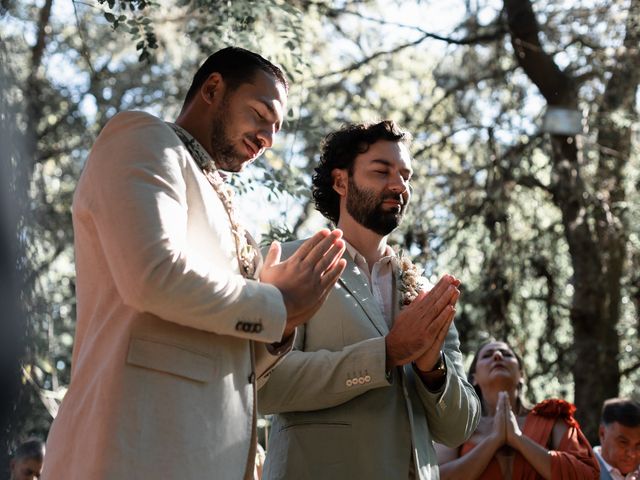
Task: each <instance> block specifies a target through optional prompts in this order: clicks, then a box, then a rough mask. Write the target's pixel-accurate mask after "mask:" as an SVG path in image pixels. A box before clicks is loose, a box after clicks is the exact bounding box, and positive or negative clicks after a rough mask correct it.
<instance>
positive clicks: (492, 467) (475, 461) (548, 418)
mask: <svg viewBox="0 0 640 480" xmlns="http://www.w3.org/2000/svg"><path fill="white" fill-rule="evenodd" d="M468 379H469V382H470V383H471V384H472V385H473V386H474V388H475V390H476V393H477V394H478V397H479V398H480V401H481V403H482V410H483V411H482V417H481V419H480V423H479V424H478V428H477V429H476V431H475V432H474V433H473V435H472V436H471V438H469V440H468V441H467V442H466V443H464V444H463V445H461V446H460V447H459V448H457V449H451V448H447V447H444V446H442V445H437V448H436V451H437V453H438V462H439V464H440V478H441V479H442V480H455V479H460V480H476V479H479V480H501V479H502V480H538V479H546V480H589V479H593V480H598V479H599V477H600V473H599V472H600V470H599V467H598V461H597V460H596V457H595V455H594V453H593V450H592V449H591V446H590V445H589V442H588V441H587V439H586V438H585V436H584V435H583V434H582V431H581V430H580V427H579V426H578V423H577V422H576V420H575V419H574V418H573V413H574V411H575V407H574V406H573V405H572V404H570V403H568V402H566V401H564V400H546V401H544V402H541V403H539V404H538V405H536V406H535V407H533V408H532V409H530V408H528V407H527V406H526V405H525V403H524V402H523V400H522V398H521V393H522V388H523V385H524V372H523V365H522V361H521V359H520V358H519V357H518V356H517V355H516V354H515V352H514V351H513V349H512V348H511V347H510V346H509V345H507V344H506V343H505V342H500V341H495V340H493V341H490V342H488V343H485V344H484V345H482V346H481V347H480V348H479V349H478V351H477V352H476V355H475V357H474V359H473V362H472V363H471V367H470V369H469V374H468Z"/></svg>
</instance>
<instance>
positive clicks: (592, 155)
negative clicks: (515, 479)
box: [0, 0, 640, 465]
mask: <svg viewBox="0 0 640 480" xmlns="http://www.w3.org/2000/svg"><path fill="white" fill-rule="evenodd" d="M639 19H640V1H638V0H566V1H549V0H539V1H536V2H532V1H530V0H504V1H497V0H496V1H494V0H451V1H447V2H442V1H429V0H423V1H419V0H416V1H404V0H403V1H391V0H388V1H382V0H379V1H374V0H372V1H356V0H353V1H349V0H344V1H328V0H315V1H314V0H291V1H284V0H247V1H233V2H229V1H223V0H192V1H185V0H160V1H157V2H149V1H146V0H122V1H117V2H116V1H114V0H99V1H96V0H82V1H80V0H20V1H18V0H0V126H1V128H0V139H1V142H0V155H1V160H2V162H1V163H0V167H1V168H0V180H1V182H2V190H1V199H0V221H1V222H2V223H1V224H0V227H1V228H0V255H1V257H0V264H1V265H2V269H1V274H2V288H1V289H0V295H1V298H2V304H1V306H0V308H1V313H0V315H1V316H2V321H1V322H0V326H1V329H2V331H1V333H0V342H1V344H0V356H1V357H2V371H1V374H2V381H3V384H2V386H1V387H0V391H1V392H2V405H1V406H0V407H1V410H0V413H1V414H2V415H1V417H0V418H1V419H2V429H3V430H2V439H3V445H1V446H0V451H1V452H2V453H1V454H0V464H2V465H6V462H5V459H6V455H7V452H9V451H10V450H11V449H12V448H14V447H15V445H16V443H18V442H19V441H20V440H22V439H24V438H26V437H27V436H29V435H37V436H40V437H41V438H46V434H47V431H48V428H49V425H50V423H51V420H52V417H53V416H54V415H55V414H56V412H57V407H58V404H59V402H60V401H61V399H62V398H63V396H64V393H65V391H66V387H67V385H68V383H69V378H70V372H71V368H72V365H71V351H72V346H73V338H74V322H75V298H74V287H75V276H74V275H75V274H74V264H73V262H74V258H73V231H72V227H71V215H70V205H71V200H72V194H73V191H74V187H75V184H76V181H77V179H78V176H79V174H80V172H81V170H82V166H83V162H84V160H85V158H86V156H87V153H88V150H89V149H90V147H91V145H92V143H93V140H94V139H95V137H96V136H97V134H98V132H99V131H100V129H101V128H102V127H103V126H104V124H105V123H106V122H107V121H108V120H109V118H111V117H112V116H113V115H114V114H115V113H116V112H119V111H122V110H130V109H142V110H146V111H148V112H151V113H154V114H157V115H159V116H161V117H163V118H165V119H167V120H173V119H174V118H175V117H176V115H177V112H178V111H179V108H180V106H181V104H182V99H183V96H184V94H185V92H186V90H187V88H188V87H189V85H190V81H191V78H192V76H193V73H194V72H195V70H196V68H197V66H198V64H199V63H200V62H201V61H203V60H204V58H206V56H207V55H208V54H210V53H212V52H213V51H215V50H217V49H218V48H221V47H224V46H227V45H239V46H244V47H246V48H249V49H253V50H256V51H258V52H260V53H262V54H263V55H265V56H266V57H268V58H270V59H272V60H274V61H275V62H278V63H280V64H281V65H282V66H283V67H284V69H285V70H286V72H287V74H288V76H289V78H290V80H291V84H292V85H291V90H290V96H289V106H288V109H289V110H288V113H287V121H286V123H285V125H284V130H283V134H282V135H281V136H280V138H279V139H278V140H277V142H276V146H275V148H274V149H273V150H272V151H270V152H268V153H267V154H265V155H264V156H263V157H262V158H261V159H260V161H259V162H258V165H257V167H258V168H253V167H252V169H250V170H252V171H250V172H247V174H243V175H241V176H237V178H234V179H233V183H234V185H235V186H236V187H237V189H238V192H239V196H240V205H241V211H242V214H243V216H244V219H245V221H246V224H247V226H248V227H249V230H251V231H252V233H253V234H254V235H256V236H258V237H261V236H262V237H263V238H272V237H275V238H288V237H291V236H305V235H308V234H309V233H310V232H312V231H313V230H314V229H316V228H318V227H320V226H323V225H324V224H325V221H324V219H323V218H322V217H321V216H320V215H319V214H318V213H317V212H315V211H314V208H313V204H312V203H311V202H310V198H309V185H310V173H311V172H312V169H313V166H314V164H315V163H316V161H317V159H318V145H319V143H320V140H321V138H322V137H323V136H324V135H325V134H326V133H328V132H329V131H331V130H333V129H335V128H337V127H338V126H340V125H341V124H342V123H344V122H355V121H368V120H379V119H383V118H391V119H394V120H396V121H397V122H398V123H399V124H400V125H401V126H403V127H404V128H405V129H407V130H409V131H410V132H412V133H413V135H414V142H413V146H412V153H413V155H414V159H415V160H414V165H413V167H414V169H415V176H414V180H413V182H412V183H413V201H412V206H411V208H410V212H409V218H407V219H406V220H405V222H404V224H403V225H402V228H401V229H400V230H399V231H397V232H395V233H394V234H393V236H392V239H391V240H392V242H393V243H396V244H399V245H400V246H401V247H402V248H404V249H405V251H407V252H408V253H409V254H410V255H411V256H413V257H414V258H415V260H416V261H418V262H420V263H421V264H422V265H423V266H424V268H425V274H426V276H427V277H429V278H431V279H432V280H435V279H437V277H438V276H439V275H441V274H442V273H445V272H451V273H453V274H455V275H456V276H457V277H459V278H460V279H461V280H462V282H463V291H462V296H461V299H460V302H459V309H458V314H457V317H456V324H457V327H458V330H459V332H460V335H461V341H462V347H461V348H462V350H463V352H464V353H465V354H467V355H468V354H470V353H473V351H474V350H475V348H476V346H477V345H478V344H479V343H480V342H481V341H482V340H483V339H486V338H487V337H488V336H490V335H493V336H495V337H497V338H499V339H507V340H508V341H509V342H510V343H511V345H512V346H513V347H514V349H516V350H517V351H518V353H520V354H521V355H522V356H523V357H524V359H525V364H526V373H527V377H528V385H529V388H528V390H527V392H526V394H527V396H528V397H529V399H530V400H531V401H535V400H542V399H544V398H548V397H551V396H559V397H563V398H566V399H568V400H570V401H573V402H575V403H576V405H577V407H578V411H577V417H578V419H579V421H580V422H581V425H582V427H583V429H584V431H585V433H586V434H587V436H588V437H589V439H590V440H591V441H592V442H595V443H597V425H598V418H599V412H600V407H601V405H602V401H603V400H604V399H605V398H609V397H614V396H617V395H625V396H632V397H634V398H635V399H639V398H640V391H639V387H638V385H639V384H640V329H639V327H640V325H639V318H640V198H639V193H638V192H639V191H640V151H639V150H640V142H639V140H640V127H639V123H638V109H639V107H640V95H639V89H638V84H639V82H640V51H639V45H640V25H639ZM258 206H259V208H257V207H258ZM258 210H259V216H257V213H258ZM469 361H470V358H467V362H469ZM467 365H468V363H467Z"/></svg>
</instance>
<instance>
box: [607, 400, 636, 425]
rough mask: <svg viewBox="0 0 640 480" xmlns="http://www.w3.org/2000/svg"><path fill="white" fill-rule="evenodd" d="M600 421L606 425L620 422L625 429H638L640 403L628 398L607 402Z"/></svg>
mask: <svg viewBox="0 0 640 480" xmlns="http://www.w3.org/2000/svg"><path fill="white" fill-rule="evenodd" d="M600 421H601V422H602V423H603V424H605V425H610V424H612V423H613V422H618V423H619V424H621V425H624V426H625V427H632V428H633V427H637V426H638V425H640V403H638V402H636V401H633V400H631V399H628V398H610V399H608V400H605V401H604V404H603V405H602V415H601V416H600Z"/></svg>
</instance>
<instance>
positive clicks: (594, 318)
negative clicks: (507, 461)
mask: <svg viewBox="0 0 640 480" xmlns="http://www.w3.org/2000/svg"><path fill="white" fill-rule="evenodd" d="M639 1H640V0H632V2H631V6H630V11H629V17H628V21H627V36H626V38H625V42H624V43H625V46H626V47H627V48H626V49H623V51H622V53H621V54H620V58H618V59H617V63H616V67H614V69H613V73H612V76H611V78H610V80H609V82H608V83H607V86H606V90H605V94H604V96H603V100H602V102H601V105H600V113H599V118H598V122H597V128H598V144H599V145H600V157H599V158H600V162H599V166H598V183H599V184H598V185H596V188H597V194H596V195H595V196H594V195H592V194H591V193H590V192H589V190H588V189H587V188H586V187H585V185H584V182H583V179H582V174H581V171H580V164H579V162H578V150H577V147H576V141H575V138H574V137H566V136H559V135H553V136H552V137H551V146H552V159H551V161H552V168H553V178H552V185H551V186H550V189H551V191H552V192H553V199H554V203H555V204H556V205H557V207H558V208H559V209H560V211H561V213H562V222H563V225H564V232H565V237H566V240H567V243H568V245H569V253H570V256H571V264H572V267H573V287H574V295H573V299H572V304H571V311H570V321H571V325H572V327H573V331H574V338H575V358H574V363H573V365H572V372H573V379H574V384H575V403H576V406H577V416H578V419H579V420H580V422H581V424H582V427H583V430H584V432H585V434H586V435H587V437H588V438H589V440H590V441H592V442H596V441H597V438H598V435H597V429H598V423H599V416H600V409H601V407H602V402H603V401H604V400H605V399H607V398H610V397H614V396H617V394H618V385H619V381H620V370H619V365H618V354H619V341H618V336H617V333H616V325H617V323H618V320H619V316H620V296H621V294H620V292H621V278H622V276H623V273H624V261H625V255H626V244H627V238H626V237H627V227H626V223H625V221H624V210H623V207H622V205H623V201H624V198H625V193H624V186H623V182H622V179H623V168H624V166H625V164H626V163H627V162H628V158H629V155H630V145H631V131H630V126H629V125H630V122H627V124H626V125H627V126H625V124H624V122H622V123H620V122H615V121H614V120H613V118H614V116H613V115H612V114H613V113H620V114H623V115H624V114H627V115H629V116H635V112H634V95H635V91H636V89H637V86H638V77H639V75H640V74H639V73H638V69H637V68H636V67H635V66H637V65H638V61H640V57H639V55H638V47H637V46H638V43H639V40H640V39H639V38H638V37H639V33H638V31H639V29H638V10H639V8H638V5H639ZM504 5H505V11H506V13H507V19H508V23H509V29H510V32H511V41H512V44H513V47H514V50H515V53H516V59H517V61H518V63H519V65H520V67H522V68H523V70H524V71H525V73H526V74H527V76H528V77H529V78H530V79H531V81H532V82H533V83H534V84H535V85H536V86H537V87H538V89H539V90H540V92H541V94H542V95H543V96H544V97H545V99H546V101H547V103H548V104H549V105H554V106H563V107H566V108H576V106H577V105H578V93H577V88H576V86H575V82H574V80H573V78H571V77H570V76H569V75H567V74H566V73H564V72H562V71H561V70H560V69H559V68H558V67H557V65H555V63H554V62H553V59H552V57H551V56H549V55H548V54H546V53H545V52H544V50H543V48H542V45H541V43H540V41H539V38H538V33H539V27H538V24H537V21H536V19H535V15H534V12H533V9H532V6H531V2H530V1H529V0H505V2H504Z"/></svg>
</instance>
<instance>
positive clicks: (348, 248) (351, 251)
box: [343, 238, 396, 264]
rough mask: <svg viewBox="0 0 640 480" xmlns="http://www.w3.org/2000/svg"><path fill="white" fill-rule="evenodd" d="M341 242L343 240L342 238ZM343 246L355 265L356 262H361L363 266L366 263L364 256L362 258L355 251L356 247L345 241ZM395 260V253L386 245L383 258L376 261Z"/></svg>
mask: <svg viewBox="0 0 640 480" xmlns="http://www.w3.org/2000/svg"><path fill="white" fill-rule="evenodd" d="M343 240H344V238H343ZM344 244H345V250H346V251H347V252H348V253H349V255H350V256H351V260H353V261H354V262H356V263H358V261H362V263H364V264H366V263H367V261H366V260H365V258H364V256H362V254H361V253H360V252H359V251H358V250H357V249H356V247H354V246H353V245H351V244H350V243H349V242H348V241H346V240H345V241H344ZM387 259H388V260H387ZM395 259H396V252H394V251H393V248H391V247H390V246H389V245H387V246H386V247H385V250H384V256H383V257H382V258H381V259H380V260H378V262H382V261H384V260H387V261H395Z"/></svg>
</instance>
